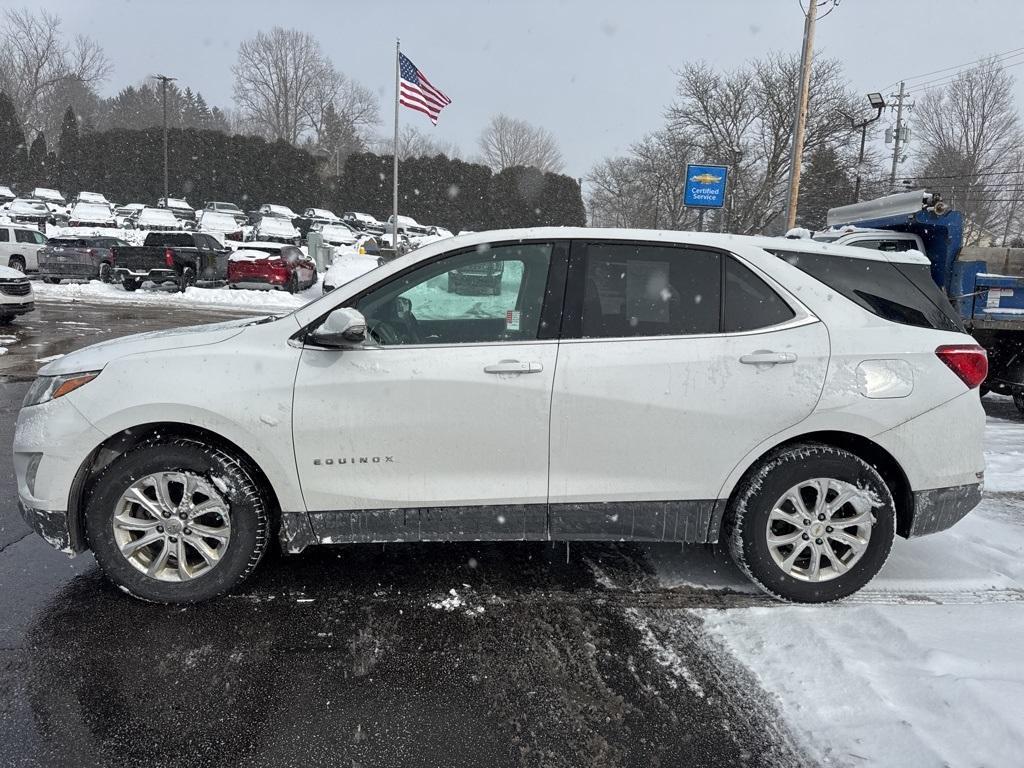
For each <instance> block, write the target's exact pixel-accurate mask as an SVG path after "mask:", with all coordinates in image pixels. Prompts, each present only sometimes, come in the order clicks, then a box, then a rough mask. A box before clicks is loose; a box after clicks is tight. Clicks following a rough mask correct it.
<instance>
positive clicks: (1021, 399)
mask: <svg viewBox="0 0 1024 768" xmlns="http://www.w3.org/2000/svg"><path fill="white" fill-rule="evenodd" d="M1013 404H1014V405H1016V406H1017V410H1018V411H1020V412H1021V413H1024V390H1020V389H1017V390H1014V392H1013Z"/></svg>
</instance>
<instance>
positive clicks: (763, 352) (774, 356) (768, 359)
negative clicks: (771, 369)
mask: <svg viewBox="0 0 1024 768" xmlns="http://www.w3.org/2000/svg"><path fill="white" fill-rule="evenodd" d="M740 362H741V363H743V364H744V365H788V364H790V363H795V362H796V355H794V354H793V353H792V352H772V351H771V350H768V349H759V350H757V351H756V352H751V353H750V354H749V355H744V356H743V357H741V358H740Z"/></svg>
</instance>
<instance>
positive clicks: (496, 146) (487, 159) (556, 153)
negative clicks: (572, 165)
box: [479, 115, 562, 173]
mask: <svg viewBox="0 0 1024 768" xmlns="http://www.w3.org/2000/svg"><path fill="white" fill-rule="evenodd" d="M479 144H480V152H481V154H482V155H483V161H484V163H486V164H487V165H489V166H490V167H491V169H492V170H493V171H494V172H495V173H497V172H499V171H503V170H505V169H506V168H512V167H513V166H517V165H525V166H530V167H533V168H539V169H540V170H542V171H551V172H554V173H557V172H559V171H561V170H562V152H561V151H560V150H559V148H558V142H557V141H556V140H555V137H554V136H553V135H552V133H551V132H550V131H548V130H547V129H546V128H541V127H539V126H534V125H530V124H529V123H528V122H526V121H525V120H517V119H516V118H513V117H509V116H508V115H495V116H494V117H492V118H491V122H489V123H488V124H487V127H486V128H484V130H483V132H482V133H481V134H480V141H479Z"/></svg>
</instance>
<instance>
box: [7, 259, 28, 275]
mask: <svg viewBox="0 0 1024 768" xmlns="http://www.w3.org/2000/svg"><path fill="white" fill-rule="evenodd" d="M7 266H8V267H10V268H11V269H16V270H18V271H19V272H21V273H24V272H25V259H24V257H22V256H11V258H10V259H8V260H7Z"/></svg>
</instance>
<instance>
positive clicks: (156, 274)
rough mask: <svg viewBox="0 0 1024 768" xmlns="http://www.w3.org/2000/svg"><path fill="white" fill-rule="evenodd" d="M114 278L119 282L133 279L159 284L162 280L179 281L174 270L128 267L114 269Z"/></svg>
mask: <svg viewBox="0 0 1024 768" xmlns="http://www.w3.org/2000/svg"><path fill="white" fill-rule="evenodd" d="M114 277H115V278H116V279H117V280H123V279H124V278H126V277H131V278H134V279H136V280H152V281H153V282H158V281H162V280H177V279H178V273H177V272H175V271H174V270H173V269H128V268H127V267H114Z"/></svg>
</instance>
